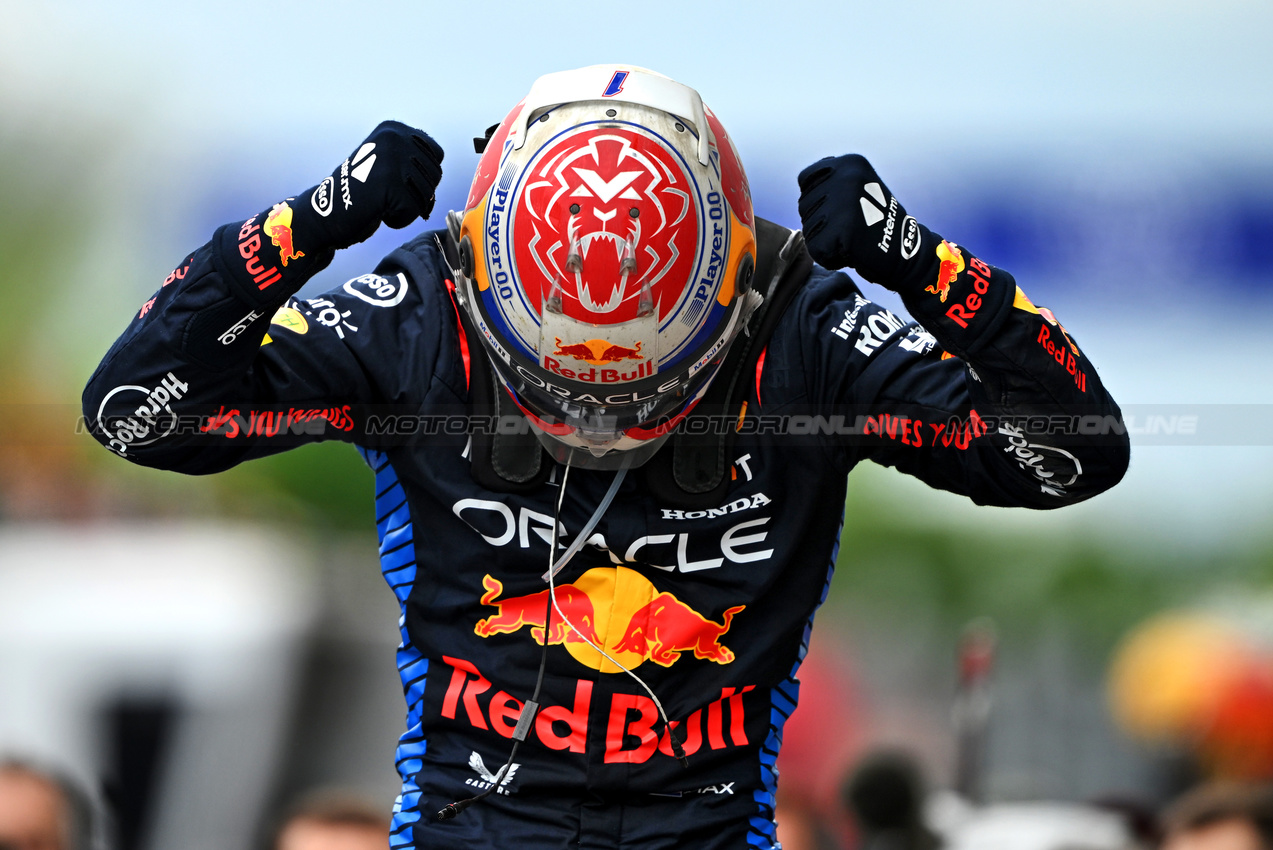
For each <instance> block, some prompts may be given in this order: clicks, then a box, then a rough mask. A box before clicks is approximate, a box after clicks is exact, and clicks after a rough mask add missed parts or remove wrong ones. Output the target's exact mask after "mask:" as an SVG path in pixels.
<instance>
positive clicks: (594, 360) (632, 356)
mask: <svg viewBox="0 0 1273 850" xmlns="http://www.w3.org/2000/svg"><path fill="white" fill-rule="evenodd" d="M554 339H556V340H557V349H556V350H555V351H554V352H553V356H554V357H573V358H575V359H576V360H582V361H584V362H585V363H591V364H592V365H593V366H604V365H606V364H607V363H618V362H619V361H621V360H642V359H644V358H645V355H644V354H642V353H641V345H642V343H640V342H638V343H637V344H636V348H627V347H625V346H622V345H615V344H614V343H612V342H609V341H607V340H604V339H590V340H588V341H586V342H580V343H575V344H573V345H562V344H561V337H554Z"/></svg>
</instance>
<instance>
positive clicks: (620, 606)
mask: <svg viewBox="0 0 1273 850" xmlns="http://www.w3.org/2000/svg"><path fill="white" fill-rule="evenodd" d="M482 586H483V587H484V588H485V589H486V592H485V593H484V594H483V595H482V599H481V601H482V604H483V605H489V606H491V607H493V608H495V609H496V611H495V613H493V614H491V615H490V616H488V617H485V618H483V619H481V620H479V621H478V622H477V624H476V625H475V626H474V627H473V631H474V633H476V634H478V635H480V636H482V637H490V636H491V635H495V634H507V633H512V632H517V631H519V630H521V629H523V628H526V627H530V630H531V631H530V634H531V638H532V639H534V640H535V641H536V642H542V641H543V640H544V636H545V625H546V623H547V615H548V606H549V604H550V603H549V599H548V591H547V589H545V590H541V591H537V592H535V593H531V594H527V595H524V596H512V597H505V598H502V599H501V598H500V595H501V593H502V591H503V586H502V585H501V583H500V582H499V581H498V580H497V579H495V578H493V577H491V576H489V575H488V576H486V577H485V578H484V579H483V580H482ZM557 605H558V607H559V608H560V609H561V613H562V614H564V615H565V618H566V620H568V621H569V625H567V623H565V622H562V619H561V616H560V615H559V614H557V612H556V611H554V612H553V615H552V627H551V628H549V629H547V637H548V643H550V644H554V645H560V646H565V648H566V651H567V652H569V653H570V655H571V656H572V657H573V658H574V659H575V660H576V661H578V662H579V663H580V664H583V665H584V666H585V667H590V668H592V669H593V670H600V671H601V672H602V673H618V672H620V669H619V668H618V667H617V666H615V664H614V663H613V662H611V660H610V658H613V659H614V660H615V661H617V662H619V663H620V664H622V665H623V666H624V667H626V668H628V669H634V668H636V667H638V666H640V665H641V664H644V663H645V662H646V661H653V662H654V663H655V664H658V665H660V666H663V667H671V666H672V665H673V664H675V663H676V662H677V661H678V660H679V659H680V658H681V657H682V656H683V655H684V654H685V653H687V652H688V653H690V654H691V655H692V657H694V658H697V659H698V660H700V661H710V662H713V663H715V664H729V663H730V662H732V661H733V660H734V653H733V651H732V650H731V649H729V648H728V647H727V646H725V645H724V644H723V643H721V640H722V638H724V636H725V634H726V633H727V632H728V631H729V629H730V626H731V625H732V623H733V619H734V617H735V616H737V615H738V614H740V613H742V611H743V610H744V608H745V607H746V606H744V605H736V606H734V607H731V608H727V609H726V610H725V611H724V612H723V613H722V615H721V619H720V622H716V621H714V620H710V619H708V618H707V617H705V616H704V615H703V614H701V613H699V612H698V611H696V610H694V608H693V607H691V606H689V605H687V604H686V603H685V602H683V601H681V600H680V599H678V598H677V597H676V595H675V594H672V593H669V592H667V591H662V592H660V591H659V590H658V589H657V588H655V587H654V585H652V584H651V583H650V582H649V580H648V579H646V578H645V576H643V575H641V574H640V573H639V572H637V571H636V570H631V569H628V568H627V567H597V568H595V569H591V570H588V571H587V572H586V573H584V574H583V575H582V576H580V577H579V578H578V579H576V580H575V581H574V582H573V583H571V584H559V585H557ZM585 637H586V638H587V640H584V638H585ZM588 641H591V642H592V643H593V644H596V646H599V647H601V648H602V649H604V650H605V651H606V654H608V655H609V656H610V658H606V657H605V656H603V655H602V654H601V653H599V652H598V651H597V650H596V649H594V648H593V647H592V646H590V645H589V643H588Z"/></svg>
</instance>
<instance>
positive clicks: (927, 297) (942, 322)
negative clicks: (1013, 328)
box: [892, 224, 1017, 357]
mask: <svg viewBox="0 0 1273 850" xmlns="http://www.w3.org/2000/svg"><path fill="white" fill-rule="evenodd" d="M918 227H919V233H920V240H919V246H918V249H917V250H916V251H915V253H914V255H913V256H912V257H911V258H910V259H908V260H904V262H903V267H902V268H903V271H902V273H901V275H900V276H899V279H898V281H897V283H896V285H895V286H893V287H892V288H894V289H896V291H897V292H898V293H899V294H900V295H901V296H902V302H903V303H904V304H905V305H906V309H907V310H908V311H909V312H910V314H911V315H912V316H913V317H914V318H915V320H916V321H918V322H919V323H920V324H921V325H923V326H924V328H925V329H926V330H928V331H929V332H930V333H932V334H933V336H935V337H936V338H937V341H938V342H939V343H941V346H942V348H944V349H946V350H947V351H949V352H950V353H951V354H955V355H958V356H962V357H966V356H968V355H973V354H975V353H976V351H977V349H978V348H980V347H981V345H982V344H984V342H985V341H986V340H988V339H990V338H991V337H992V336H993V335H994V333H995V331H996V330H997V329H998V327H999V324H1000V323H1001V322H1002V321H1003V317H1004V315H1006V313H1007V311H1008V309H1009V308H1010V307H1011V306H1012V301H1013V299H1014V298H1015V297H1016V292H1017V283H1016V281H1015V280H1014V279H1013V277H1012V275H1010V274H1008V273H1007V272H1005V271H1004V270H1003V269H997V268H995V267H994V266H991V265H989V264H987V263H984V262H982V261H981V260H979V259H977V257H975V256H973V255H972V254H971V253H969V252H968V250H967V249H965V248H961V247H960V246H959V245H956V244H954V243H952V242H947V241H946V240H944V239H942V238H941V236H939V235H938V234H936V233H933V232H932V231H931V230H929V229H928V228H926V227H924V226H923V225H922V224H921V225H919V226H918Z"/></svg>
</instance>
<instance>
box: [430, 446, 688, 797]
mask: <svg viewBox="0 0 1273 850" xmlns="http://www.w3.org/2000/svg"><path fill="white" fill-rule="evenodd" d="M631 464H632V459H631V457H626V458H624V462H623V465H622V466H620V467H619V470H618V472H616V473H615V476H614V480H613V481H612V482H611V483H610V488H609V489H608V490H607V491H606V494H605V496H604V497H602V499H601V503H600V504H599V505H597V509H596V510H595V511H593V513H592V516H591V517H590V518H589V520H588V522H587V523H585V524H584V527H583V529H582V530H581V531H580V532H579V534H578V535H577V536H576V537H575V539H574V541H573V542H572V543H571V544H570V547H569V548H568V549H566V551H565V552H564V553H562V556H561V557H560V558H558V559H555V561H554V557H553V556H554V555H555V554H556V552H557V547H558V546H559V545H560V544H559V543H558V542H557V535H558V534H559V532H560V531H561V506H562V504H563V503H564V502H565V499H566V482H567V481H568V480H569V478H570V457H569V456H567V457H566V464H565V471H564V472H563V473H562V476H561V486H560V487H559V488H558V491H557V506H556V510H555V511H554V514H553V532H552V541H551V542H550V543H549V548H548V572H546V573H544V575H543V578H544V580H545V581H547V582H548V604H547V605H546V606H545V611H544V633H543V637H542V639H541V640H540V646H541V647H542V650H541V651H540V653H539V673H538V674H537V675H536V677H535V691H534V693H533V694H532V695H531V698H530V699H528V700H527V701H526V702H525V703H524V704H523V705H522V710H521V713H520V714H519V715H518V717H517V725H516V727H514V729H513V747H512V750H511V751H510V752H509V754H508V759H507V760H506V761H505V762H504V766H503V767H501V768H500V769H499V770H498V771H497V772H496V773H495V776H494V778H493V781H492V782H491V787H490V788H487V789H486V790H484V791H482V792H481V793H480V794H476V795H474V796H472V797H469V798H467V799H464V800H458V801H456V802H454V803H450V804H448V805H446V806H444V807H443V808H442V809H441V810H440V811H439V812H438V814H437V819H438V820H439V821H444V820H450V819H451V818H453V817H455V816H456V815H458V814H459V813H460V812H462V811H464V810H465V809H467V808H468V807H469V806H471V805H473V804H474V803H476V802H478V801H479V800H482V799H485V798H486V797H487V796H489V795H491V794H493V793H495V792H496V791H497V790H498V789H499V788H500V785H501V781H502V780H503V778H504V777H505V776H506V775H507V773H508V771H509V770H510V769H511V768H512V765H513V759H514V758H516V757H517V750H518V748H519V747H520V746H521V745H522V741H524V740H526V736H527V735H528V734H529V733H530V726H531V723H532V722H533V721H534V719H535V715H536V714H537V713H538V712H539V693H540V690H541V689H542V688H543V684H544V671H545V670H546V669H547V665H548V636H549V634H550V632H551V631H552V615H553V611H556V612H557V616H559V617H560V618H561V620H562V622H563V623H565V624H566V627H567V628H569V629H570V630H571V631H572V632H574V633H575V634H577V635H578V636H579V637H580V639H582V640H583V642H584V643H586V644H588V646H590V647H592V648H593V649H595V650H596V651H597V652H599V653H601V655H603V656H604V657H605V658H606V659H607V660H608V661H609V662H610V663H611V664H613V665H614V666H616V667H618V668H619V669H620V670H622V671H623V672H624V673H627V674H628V675H629V676H631V677H632V678H633V679H634V680H636V682H637V684H639V685H640V686H641V687H642V688H644V689H645V692H646V693H647V694H649V695H650V699H651V700H653V701H654V705H655V707H656V708H658V711H659V717H660V718H661V719H662V720H663V727H664V729H665V730H666V732H667V737H668V741H669V743H670V744H671V746H672V752H673V754H674V755H675V756H676V758H677V759H678V760H679V761H680V762H681V766H682V767H689V758H688V756H687V755H686V754H685V748H684V747H683V746H682V743H681V740H680V739H679V738H678V737H677V736H676V730H675V729H674V728H672V724H671V721H669V720H668V717H667V712H666V711H665V710H664V709H663V703H662V702H661V701H660V700H659V698H658V697H657V696H655V695H654V691H653V690H652V689H651V688H650V686H649V685H647V684H646V683H645V680H643V679H642V678H641V677H640V676H638V675H637V674H636V673H633V672H632V671H631V670H629V669H628V668H627V667H625V666H623V665H622V664H620V663H619V662H618V661H616V660H615V659H614V658H613V657H612V656H611V655H610V654H609V653H608V652H606V651H605V650H604V649H602V648H601V647H599V646H597V645H596V644H595V643H593V642H592V641H591V640H589V639H588V637H587V635H585V634H584V633H583V632H581V631H580V630H579V629H578V628H576V627H575V624H574V623H572V622H570V619H569V618H568V617H567V616H566V614H565V612H563V611H562V610H561V606H560V605H558V604H557V586H556V584H555V583H554V578H555V577H556V575H557V573H559V572H561V570H562V568H563V567H565V566H566V564H568V563H569V562H570V561H571V560H572V559H573V558H574V557H575V555H576V554H578V552H579V550H580V549H582V548H583V545H584V543H585V542H586V541H587V539H588V537H589V536H590V535H591V534H592V531H593V529H595V528H596V527H597V523H598V522H600V521H601V516H602V514H604V513H605V512H606V509H607V508H609V507H610V503H611V502H613V501H614V497H615V495H616V494H617V493H618V492H619V485H620V484H622V483H623V479H624V477H625V476H626V475H627V473H628V468H629V467H630V466H631Z"/></svg>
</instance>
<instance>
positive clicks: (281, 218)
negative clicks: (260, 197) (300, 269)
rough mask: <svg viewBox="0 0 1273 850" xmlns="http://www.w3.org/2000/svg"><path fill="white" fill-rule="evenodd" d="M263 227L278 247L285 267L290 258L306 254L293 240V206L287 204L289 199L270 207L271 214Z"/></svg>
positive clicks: (294, 258) (295, 258)
mask: <svg viewBox="0 0 1273 850" xmlns="http://www.w3.org/2000/svg"><path fill="white" fill-rule="evenodd" d="M262 229H263V230H264V231H265V235H266V236H269V237H270V241H271V242H272V243H274V246H275V247H276V248H278V256H279V259H280V260H281V261H282V262H283V267H284V268H286V267H287V261H288V260H299V259H300V258H301V257H303V256H305V255H304V254H302V253H301V252H300V251H297V250H296V246H295V244H294V243H293V241H292V208H291V207H289V206H288V205H287V201H283V202H282V203H278V204H275V205H274V206H273V207H271V208H270V213H269V215H267V216H266V217H265V227H264V228H262Z"/></svg>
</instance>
